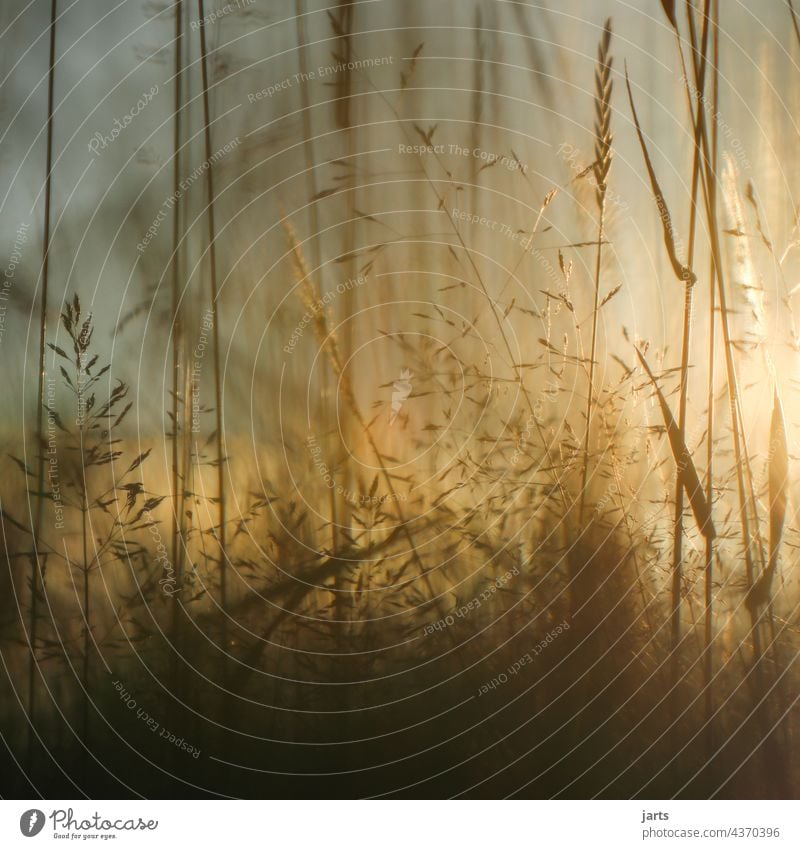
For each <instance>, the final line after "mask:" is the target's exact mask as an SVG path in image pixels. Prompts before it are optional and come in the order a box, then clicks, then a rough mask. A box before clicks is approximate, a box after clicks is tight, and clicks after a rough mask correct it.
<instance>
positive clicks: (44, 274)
mask: <svg viewBox="0 0 800 849" xmlns="http://www.w3.org/2000/svg"><path fill="white" fill-rule="evenodd" d="M57 11H58V3H57V0H51V3H50V48H49V69H48V75H47V153H46V162H45V178H44V179H45V185H44V217H43V227H42V271H41V281H42V296H41V303H40V307H39V370H38V376H39V385H38V390H37V394H36V450H37V457H38V461H37V474H36V479H37V483H38V485H37V488H36V491H37V493H38V495H37V500H36V517H35V520H34V528H33V546H32V548H33V553H32V557H31V581H30V584H31V606H30V620H29V630H28V634H29V650H30V656H29V658H28V744H27V761H28V767H29V770H30V767H31V765H32V760H33V747H34V739H35V736H36V674H37V672H38V656H37V651H36V648H37V639H38V624H39V610H38V602H39V593H40V591H42V592H43V591H44V569H43V568H42V563H41V557H42V554H41V552H40V542H39V538H40V536H41V531H42V510H43V507H44V498H43V496H42V493H43V492H44V466H45V457H44V405H45V386H44V381H45V346H46V342H47V309H48V306H49V292H48V289H49V283H50V206H51V199H52V183H53V180H52V177H53V175H52V171H53V92H54V89H55V64H56V17H57Z"/></svg>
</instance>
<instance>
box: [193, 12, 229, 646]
mask: <svg viewBox="0 0 800 849" xmlns="http://www.w3.org/2000/svg"><path fill="white" fill-rule="evenodd" d="M197 6H198V12H199V14H200V67H201V73H202V79H203V119H204V125H205V126H204V130H205V132H204V136H205V148H206V162H207V163H208V168H207V169H206V186H207V188H208V252H209V261H210V264H211V313H212V321H213V324H214V326H213V334H214V403H215V406H216V419H217V421H216V424H217V438H216V445H217V495H218V497H219V532H218V541H219V595H220V606H221V608H222V645H223V651H227V645H228V639H227V634H228V586H227V556H228V555H227V529H226V518H225V450H224V446H223V441H224V440H223V410H222V373H221V368H220V330H219V303H218V298H219V288H218V282H217V249H216V245H217V242H216V235H217V231H216V225H215V222H214V199H215V197H214V165H213V163H212V162H211V154H212V151H211V115H210V108H209V99H208V49H207V45H206V26H205V10H204V8H203V6H204V4H203V0H197Z"/></svg>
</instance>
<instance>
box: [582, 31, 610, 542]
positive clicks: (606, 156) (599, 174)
mask: <svg viewBox="0 0 800 849" xmlns="http://www.w3.org/2000/svg"><path fill="white" fill-rule="evenodd" d="M610 46H611V18H609V19H608V20H607V21H606V23H605V26H604V27H603V35H602V38H601V39H600V45H599V46H598V49H597V68H596V70H595V98H594V104H595V125H594V134H595V147H594V156H595V162H594V178H595V200H596V202H597V212H598V223H597V255H596V260H595V271H594V305H593V308H592V338H591V342H590V349H589V350H590V354H589V378H588V387H587V397H586V434H585V436H584V442H583V471H582V473H581V496H580V505H579V507H578V524H579V526H580V527H581V528H583V513H584V509H585V506H586V487H587V485H588V476H589V444H590V440H591V432H592V411H593V407H594V366H595V358H596V356H597V323H598V318H599V314H600V276H601V269H602V257H603V238H604V235H605V215H606V193H607V191H608V171H609V168H610V167H611V157H612V153H611V142H612V138H613V137H612V134H611V91H612V88H613V82H612V80H611V66H612V64H613V58H612V57H611V54H610V52H609V51H610Z"/></svg>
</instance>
